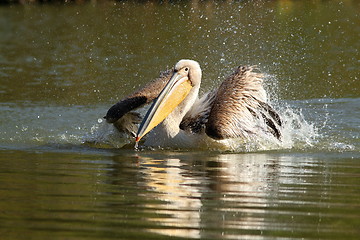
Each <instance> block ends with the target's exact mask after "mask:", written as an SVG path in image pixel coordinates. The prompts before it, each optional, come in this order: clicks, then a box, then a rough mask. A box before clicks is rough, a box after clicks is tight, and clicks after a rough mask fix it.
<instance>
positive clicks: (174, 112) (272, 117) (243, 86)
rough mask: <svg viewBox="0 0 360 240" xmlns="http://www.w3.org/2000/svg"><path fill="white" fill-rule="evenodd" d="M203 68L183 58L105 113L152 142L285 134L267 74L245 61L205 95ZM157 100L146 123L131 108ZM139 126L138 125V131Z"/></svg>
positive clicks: (220, 141) (187, 143) (192, 143)
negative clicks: (269, 94)
mask: <svg viewBox="0 0 360 240" xmlns="http://www.w3.org/2000/svg"><path fill="white" fill-rule="evenodd" d="M201 77H202V71H201V68H200V65H199V63H198V62H196V61H194V60H188V59H183V60H180V61H179V62H177V63H176V64H175V67H174V68H173V69H172V70H167V71H165V72H163V73H162V74H161V75H160V77H159V78H157V79H155V80H153V81H151V82H150V83H149V84H147V85H145V87H143V88H141V89H140V90H138V91H136V92H134V93H132V94H130V95H129V96H127V97H125V98H124V99H122V100H121V101H119V102H118V103H117V104H115V105H113V106H112V107H111V108H110V109H109V110H108V112H107V114H106V116H105V117H104V118H105V119H106V121H107V122H108V123H113V124H114V125H115V127H116V128H117V129H118V130H119V131H123V132H128V133H130V134H132V135H133V136H134V137H135V142H136V144H137V143H138V142H139V141H140V140H141V139H142V138H143V137H144V136H146V137H144V139H145V141H144V145H146V146H152V147H175V148H184V147H185V148H196V147H198V146H200V145H204V144H205V145H206V146H209V145H212V144H213V145H226V144H227V142H228V141H229V140H233V139H240V140H244V141H246V140H250V139H254V138H259V137H263V136H271V137H273V138H275V139H278V140H280V139H281V120H280V117H279V115H278V114H277V113H276V111H275V110H274V109H273V108H272V107H271V106H270V105H269V104H268V102H267V96H266V92H265V90H264V87H263V74H261V73H258V72H256V71H254V67H251V66H240V67H238V68H236V69H235V71H234V72H233V73H232V74H231V75H230V76H228V77H227V78H226V79H225V80H224V81H223V82H222V83H221V85H220V86H219V87H218V88H217V89H215V90H213V91H210V92H208V93H206V94H204V95H203V96H202V97H200V98H199V90H200V84H201ZM151 102H152V105H151V107H150V108H149V110H148V111H147V113H146V114H145V117H144V118H143V119H142V122H141V124H140V126H139V128H138V129H137V123H140V116H139V114H137V113H134V112H131V111H132V110H134V109H136V108H139V107H141V106H143V105H145V104H149V103H151ZM136 130H137V131H136Z"/></svg>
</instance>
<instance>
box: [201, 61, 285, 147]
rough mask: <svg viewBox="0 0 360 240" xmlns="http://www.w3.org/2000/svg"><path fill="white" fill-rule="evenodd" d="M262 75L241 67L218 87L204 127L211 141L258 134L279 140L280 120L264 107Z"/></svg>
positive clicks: (265, 102)
mask: <svg viewBox="0 0 360 240" xmlns="http://www.w3.org/2000/svg"><path fill="white" fill-rule="evenodd" d="M262 83H263V75H262V74H260V73H257V72H254V71H253V67H250V66H240V67H238V68H237V69H236V70H235V72H234V73H233V74H231V75H230V76H229V77H227V78H226V79H225V81H224V82H223V83H222V84H221V85H220V87H219V89H218V91H217V93H216V96H215V99H214V102H213V104H212V106H211V110H210V112H209V117H208V119H207V122H206V124H205V132H206V134H207V135H208V136H209V137H211V138H214V139H218V140H220V139H227V138H237V137H242V138H249V137H251V136H252V135H254V134H257V133H259V131H263V132H268V133H271V134H273V135H274V136H275V137H276V138H278V139H280V138H281V129H280V126H281V120H280V117H279V115H278V114H277V113H276V112H275V111H274V109H273V108H272V107H271V106H270V105H269V104H267V98H266V92H265V90H264V88H263V84H262Z"/></svg>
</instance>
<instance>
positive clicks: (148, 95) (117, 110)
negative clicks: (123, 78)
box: [104, 70, 173, 135]
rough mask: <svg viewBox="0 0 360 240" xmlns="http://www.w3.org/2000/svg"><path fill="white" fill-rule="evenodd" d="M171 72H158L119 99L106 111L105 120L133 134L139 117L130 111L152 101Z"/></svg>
mask: <svg viewBox="0 0 360 240" xmlns="http://www.w3.org/2000/svg"><path fill="white" fill-rule="evenodd" d="M172 74H173V70H166V71H164V72H162V73H160V77H158V78H156V79H154V80H153V81H151V82H149V83H148V84H146V85H145V86H144V87H142V88H141V89H139V90H137V91H135V92H134V93H132V94H130V95H129V96H127V97H125V98H123V99H122V100H120V101H119V102H118V103H116V104H115V105H113V106H112V107H111V108H110V109H109V110H108V111H107V113H106V116H105V117H104V118H105V119H106V121H107V122H108V123H113V124H114V126H115V127H116V128H117V129H118V130H119V131H121V132H127V133H131V134H132V135H134V134H135V133H136V131H137V127H138V126H137V124H138V123H139V122H141V118H140V116H139V114H137V113H134V112H131V111H132V110H134V109H136V108H139V107H141V106H143V105H145V104H148V103H150V102H152V101H153V100H154V99H155V98H156V97H157V96H158V95H159V94H160V92H161V90H162V89H163V88H164V87H165V85H166V84H167V83H168V82H169V80H170V78H171V76H172Z"/></svg>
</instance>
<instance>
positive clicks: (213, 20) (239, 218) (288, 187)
mask: <svg viewBox="0 0 360 240" xmlns="http://www.w3.org/2000/svg"><path fill="white" fill-rule="evenodd" d="M359 37H360V2H358V1H355V0H343V1H340V0H339V1H335V0H334V1H292V0H287V1H285V0H282V1H281V0H277V1H174V2H172V1H164V2H160V3H159V2H155V1H144V2H137V1H119V2H111V1H109V2H108V1H106V2H101V1H100V2H97V1H92V2H86V3H83V4H74V3H72V4H60V3H54V4H34V5H16V4H14V5H2V6H0V46H1V51H0V79H1V80H0V81H1V85H0V111H1V117H0V123H1V129H0V151H1V152H0V161H1V164H0V182H1V183H2V184H1V187H0V234H1V238H2V239H49V238H51V239H161V238H166V239H167V238H169V237H173V238H177V237H179V238H206V239H252V238H254V239H262V238H263V239H272V238H284V239H297V238H299V239H300V238H301V239H312V238H318V239H358V238H359V236H360V232H359V230H358V226H359V225H360V220H359V219H360V211H359V209H360V208H359V206H360V200H359V199H360V184H359V177H360V165H359V161H360V153H359V150H360V141H359V135H360V120H359V116H360V94H359V88H360V81H359V76H360V53H359V49H360V41H359V39H360V38H359ZM182 58H190V59H194V60H197V61H199V63H200V64H201V67H202V69H203V77H204V80H203V83H202V93H203V92H205V91H207V90H210V89H212V88H214V87H216V86H218V84H219V83H220V82H221V81H222V80H223V79H224V78H225V77H226V76H227V75H228V74H230V73H231V72H232V71H233V69H234V68H235V67H237V66H238V65H244V64H248V65H256V66H257V67H258V68H259V69H260V70H261V71H262V72H263V73H265V74H266V76H267V77H266V82H265V84H266V88H267V90H268V92H269V95H270V99H271V102H272V104H273V105H274V107H275V108H276V109H277V110H278V111H280V112H281V114H282V116H283V118H284V119H285V120H286V121H287V123H288V125H289V126H290V127H289V128H288V132H287V133H286V136H287V138H286V141H285V143H284V145H283V146H281V147H279V148H276V149H273V148H272V149H266V148H265V149H261V151H259V150H258V151H250V152H249V151H248V152H243V151H235V152H219V151H210V152H209V151H206V150H201V149H199V150H192V151H190V150H181V151H179V150H153V151H151V150H144V151H140V152H135V151H134V150H133V149H121V148H119V147H121V146H122V145H123V144H124V143H123V142H121V141H120V140H119V139H117V136H116V135H114V134H113V132H112V131H113V129H112V127H111V126H108V125H107V124H106V123H104V122H103V121H102V117H103V116H104V115H105V113H106V111H107V110H108V108H109V107H110V106H112V105H113V104H114V103H116V102H117V101H118V100H119V99H121V98H122V97H124V96H126V95H127V94H129V93H131V92H132V91H134V90H135V89H136V88H138V87H139V86H141V85H143V84H145V83H146V82H148V81H149V80H151V79H153V78H156V77H157V76H158V74H159V72H160V71H162V70H165V69H167V68H170V67H172V66H173V65H174V64H175V63H176V62H177V61H178V60H179V59H182ZM88 140H94V141H97V142H99V143H101V144H98V145H89V144H85V143H84V142H85V141H88ZM104 140H106V141H104ZM127 141H130V140H127Z"/></svg>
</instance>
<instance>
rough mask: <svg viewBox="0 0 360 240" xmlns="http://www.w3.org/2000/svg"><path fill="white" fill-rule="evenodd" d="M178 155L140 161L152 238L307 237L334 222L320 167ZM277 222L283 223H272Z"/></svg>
mask: <svg viewBox="0 0 360 240" xmlns="http://www.w3.org/2000/svg"><path fill="white" fill-rule="evenodd" d="M177 155H179V154H174V155H173V157H172V158H167V159H157V158H156V157H155V158H152V157H146V156H144V157H142V156H139V164H140V170H141V172H142V173H143V174H144V175H143V176H144V182H143V184H145V186H146V188H147V190H148V193H147V194H146V196H145V197H146V198H147V199H156V200H160V202H161V203H160V204H159V203H157V204H145V205H144V206H143V207H144V208H145V209H153V210H151V211H155V212H156V213H157V216H156V217H150V218H147V220H149V221H152V222H155V223H158V224H161V226H162V227H161V228H160V227H157V228H154V229H148V231H150V232H156V233H160V234H164V235H170V236H182V237H192V238H199V237H206V238H234V237H236V236H238V235H239V234H241V236H242V237H249V238H250V237H251V236H255V235H256V236H257V238H259V235H258V234H259V233H262V234H264V237H266V236H268V235H269V234H270V235H271V234H273V231H274V232H276V231H279V232H280V233H281V232H283V233H282V234H284V235H287V234H290V236H291V234H294V236H296V235H297V234H306V231H307V230H306V229H308V230H309V229H316V231H317V232H318V231H324V232H326V233H329V232H332V231H333V230H331V227H329V226H326V224H327V222H325V225H324V224H323V223H322V222H321V221H323V220H324V219H326V220H327V221H328V220H329V219H332V218H333V217H334V216H332V214H330V215H329V214H327V213H326V212H327V211H328V210H326V209H328V208H335V211H337V210H336V208H337V206H336V205H338V203H336V202H335V203H334V204H335V205H332V203H331V201H332V200H333V195H334V194H335V196H336V193H334V192H332V191H331V189H329V186H332V185H333V181H334V179H333V177H332V172H331V169H329V167H328V166H326V165H323V163H322V162H316V161H314V160H313V159H306V158H305V159H302V160H301V161H299V159H296V158H289V157H288V156H284V157H281V156H280V157H275V156H272V155H267V154H240V155H239V154H220V155H213V156H210V157H208V158H207V159H208V160H206V161H203V160H201V156H198V157H200V158H199V159H196V158H195V159H193V158H192V157H191V158H190V159H188V157H189V156H186V155H185V159H184V156H182V155H181V154H180V155H179V156H177ZM357 174H359V173H357ZM321 186H323V187H321ZM333 187H334V186H333ZM214 202H216V204H214ZM346 208H348V207H346ZM304 211H305V212H304ZM330 211H331V210H330ZM164 216H166V219H164ZM279 219H289V222H287V221H284V222H282V220H280V221H281V222H277V221H278V220H279ZM314 223H315V225H314ZM297 225H298V226H297ZM323 225H324V226H323ZM295 226H297V227H296V228H294V227H295ZM323 227H325V228H323ZM206 229H209V231H206ZM211 229H219V230H218V231H214V232H212V231H211ZM287 229H292V231H294V229H295V233H294V232H292V233H290V232H287V231H288V230H287ZM296 231H299V233H296ZM309 231H311V230H309ZM337 231H338V230H337ZM343 233H344V232H342V233H341V234H343ZM280 235H281V234H280ZM287 236H289V235H287Z"/></svg>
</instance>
